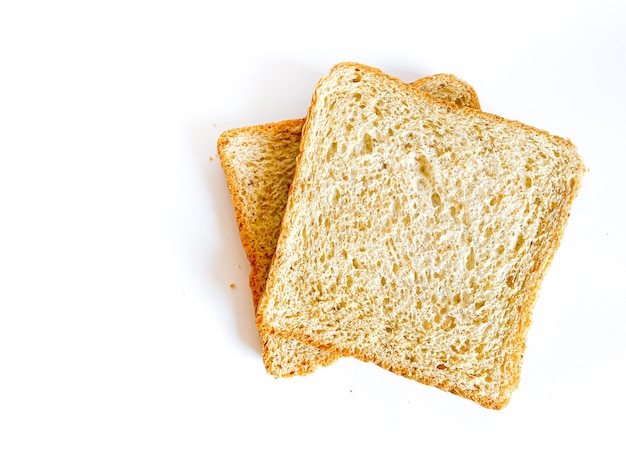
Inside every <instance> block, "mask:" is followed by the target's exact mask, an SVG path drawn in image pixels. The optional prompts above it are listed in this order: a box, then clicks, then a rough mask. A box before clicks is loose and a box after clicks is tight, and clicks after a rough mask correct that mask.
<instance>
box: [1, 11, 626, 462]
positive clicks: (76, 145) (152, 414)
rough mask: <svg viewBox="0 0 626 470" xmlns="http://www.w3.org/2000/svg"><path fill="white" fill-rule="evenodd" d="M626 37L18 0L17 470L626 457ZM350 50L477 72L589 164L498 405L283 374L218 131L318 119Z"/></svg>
mask: <svg viewBox="0 0 626 470" xmlns="http://www.w3.org/2000/svg"><path fill="white" fill-rule="evenodd" d="M409 5H410V6H409ZM625 25H626V7H625V6H624V2H621V1H618V0H616V1H602V0H592V1H568V2H558V3H554V2H553V3H551V2H549V1H546V0H541V1H525V2H519V3H517V2H515V3H513V2H494V3H493V4H489V3H488V2H483V1H478V2H476V1H475V2H462V1H459V2H435V1H428V2H406V6H405V4H404V3H403V2H397V1H394V0H380V1H377V2H368V1H359V2H349V3H348V2H346V3H342V2H340V1H338V0H334V1H325V0H317V1H303V2H297V1H282V2H281V1H268V0H264V1H259V2H254V3H250V4H246V3H242V2H239V1H235V0H232V1H227V0H223V1H218V2H216V1H203V2H200V1H198V2H185V1H176V2H147V1H145V2H142V1H132V0H129V1H112V0H110V1H106V2H81V1H75V2H72V1H64V0H60V1H54V2H28V1H8V2H2V4H1V6H0V468H2V469H22V468H24V469H44V468H45V469H47V468H63V469H109V468H115V469H138V468H149V469H170V468H171V469H200V468H265V467H266V466H268V467H269V466H270V465H271V466H272V467H273V468H279V469H282V468H319V467H323V468H357V467H361V468H374V467H380V468H417V467H425V466H427V465H436V466H437V468H453V467H454V468H482V469H485V468H489V469H491V468H544V467H545V468H548V466H552V468H566V467H568V466H571V465H573V464H576V466H577V467H580V468H603V469H606V468H624V465H625V463H624V460H625V459H624V452H623V450H622V449H623V445H624V442H625V440H626V439H625V437H626V433H625V431H624V426H623V423H624V421H625V419H626V406H625V404H624V403H625V400H624V393H625V392H624V385H625V380H624V373H625V372H626V346H625V340H624V332H625V329H626V320H625V317H626V307H625V305H626V302H624V293H625V291H626V251H625V249H624V246H625V243H624V242H626V225H625V222H624V220H625V207H626V196H625V189H624V175H625V174H626V164H625V163H624V162H625V160H626V146H625V136H626V117H625V116H626V114H625V111H624V110H625V109H626V86H625V85H626V26H625ZM344 60H350V61H358V62H363V63H366V64H368V65H373V66H376V67H380V68H382V69H383V70H384V71H386V72H388V73H390V74H393V75H396V76H399V77H400V78H402V79H403V80H406V81H413V80H415V79H416V78H418V77H421V76H423V75H428V74H433V73H439V72H447V73H453V74H456V75H457V76H459V77H460V78H462V79H464V80H466V81H468V82H469V83H471V84H472V85H473V86H474V87H475V88H476V90H477V92H478V95H479V97H480V101H481V105H482V107H483V109H484V110H486V111H489V112H492V113H496V114H499V115H502V116H505V117H507V118H511V119H516V120H520V121H522V122H525V123H527V124H530V125H533V126H536V127H539V128H542V129H546V130H548V131H549V132H551V133H554V134H558V135H562V136H564V137H568V138H570V139H571V140H572V141H573V142H574V143H575V144H576V145H577V146H578V148H579V151H580V153H581V155H582V156H583V159H584V161H585V164H586V165H587V166H588V168H589V172H588V173H587V175H586V176H585V179H584V182H583V188H582V191H581V193H580V195H579V197H578V199H577V200H576V201H575V204H574V208H573V210H572V214H571V218H570V223H569V225H568V227H567V230H566V233H565V237H564V239H563V242H562V245H561V248H560V250H559V251H558V253H557V255H556V257H555V259H554V262H553V264H552V266H551V269H550V271H549V272H548V275H547V277H546V279H545V282H544V284H543V288H542V291H541V293H540V296H539V300H538V303H537V304H536V308H535V310H534V314H533V326H532V328H531V330H530V334H529V337H528V349H527V353H526V356H525V361H524V367H523V372H522V380H521V384H520V387H519V389H518V390H517V391H516V392H515V394H514V395H513V398H512V400H511V402H510V404H509V405H508V407H506V408H505V409H504V410H502V411H491V410H486V409H483V408H481V407H480V406H478V405H476V404H474V403H473V402H470V401H468V400H464V399H461V398H458V397H456V396H453V395H451V394H447V393H444V392H441V391H439V390H437V389H435V388H432V387H427V386H423V385H421V384H419V383H416V382H412V381H409V380H406V379H403V378H401V377H398V376H395V375H393V374H391V373H389V372H386V371H383V370H382V369H379V368H377V367H376V366H374V365H370V364H363V363H360V362H358V361H356V360H353V359H343V360H341V361H339V362H338V363H336V364H335V365H333V366H331V367H328V368H326V369H324V370H319V371H318V372H316V373H315V374H313V375H310V376H307V377H300V378H294V379H286V380H277V379H274V378H272V377H270V376H269V375H267V374H266V373H265V371H264V368H263V365H262V362H261V357H260V347H259V343H258V337H257V333H256V330H255V325H254V320H253V310H252V303H251V299H250V293H249V290H248V286H247V276H248V272H249V265H248V263H247V260H246V258H245V255H244V252H243V249H242V247H241V243H240V241H239V236H238V230H237V226H236V223H235V220H234V214H233V208H232V205H231V202H230V197H229V194H228V191H227V188H226V184H225V179H224V175H223V172H222V169H221V167H220V163H219V160H218V159H217V158H216V141H217V138H218V136H219V134H220V133H221V132H223V131H225V130H227V129H229V128H232V127H239V126H244V125H252V124H261V123H266V122H271V121H277V120H281V119H286V118H298V117H304V115H305V113H306V110H307V106H308V104H309V102H310V97H311V92H312V90H313V87H314V85H315V82H316V80H317V78H318V77H320V76H321V75H323V74H325V73H327V72H328V70H329V68H330V67H331V66H332V65H333V64H335V63H337V62H340V61H344ZM231 284H234V285H235V287H234V288H231V287H230V285H231ZM243 465H247V466H246V467H243Z"/></svg>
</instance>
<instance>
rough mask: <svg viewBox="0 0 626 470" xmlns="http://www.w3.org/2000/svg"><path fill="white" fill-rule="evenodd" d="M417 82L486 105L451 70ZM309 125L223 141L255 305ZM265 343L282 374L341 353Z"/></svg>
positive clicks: (266, 356)
mask: <svg viewBox="0 0 626 470" xmlns="http://www.w3.org/2000/svg"><path fill="white" fill-rule="evenodd" d="M411 85H412V86H413V88H415V89H417V90H420V91H423V92H426V93H428V94H430V95H431V96H433V97H435V98H438V99H441V100H446V101H449V102H452V103H456V104H457V105H458V106H471V107H474V108H479V107H480V104H479V102H478V96H477V95H476V92H475V91H474V89H473V88H472V87H471V86H470V85H469V84H467V83H466V82H464V81H462V80H460V79H458V78H457V77H455V76H453V75H450V74H438V75H431V76H427V77H423V78H421V79H419V80H417V81H416V82H413V83H412V84H411ZM303 124H304V119H297V120H289V121H281V122H277V123H272V124H265V125H260V126H250V127H245V128H240V129H232V130H230V131H227V132H225V133H224V134H222V135H221V136H220V138H219V141H218V154H219V157H220V162H221V164H222V167H223V168H224V172H225V175H226V181H227V184H228V189H229V191H230V194H231V197H232V201H233V205H234V207H235V215H236V218H237V223H238V225H239V233H240V237H241V240H242V244H243V246H244V249H245V251H246V255H247V257H248V260H249V261H250V267H251V270H250V289H251V291H252V300H253V303H254V306H255V309H256V307H257V305H258V302H259V299H260V297H261V294H262V293H263V291H264V289H265V281H266V279H267V273H268V271H269V267H270V263H271V260H272V257H273V256H274V251H275V249H276V243H277V241H278V234H279V232H280V224H281V221H282V218H283V213H284V211H285V205H286V203H287V194H288V190H289V185H290V184H291V180H292V179H293V173H294V169H295V162H296V157H297V156H298V153H299V148H300V136H301V132H302V126H303ZM261 343H262V351H263V362H264V364H265V367H266V370H267V371H268V372H269V373H270V374H272V375H275V376H278V377H289V376H293V375H305V374H308V373H310V372H313V371H314V370H315V368H316V367H318V366H326V365H329V364H331V363H332V362H334V361H335V360H336V359H337V358H338V357H339V356H340V355H339V353H337V352H335V351H322V350H320V349H318V348H314V347H312V346H309V345H306V344H303V343H300V342H298V341H296V340H284V339H282V338H278V337H275V336H273V335H268V334H265V335H261Z"/></svg>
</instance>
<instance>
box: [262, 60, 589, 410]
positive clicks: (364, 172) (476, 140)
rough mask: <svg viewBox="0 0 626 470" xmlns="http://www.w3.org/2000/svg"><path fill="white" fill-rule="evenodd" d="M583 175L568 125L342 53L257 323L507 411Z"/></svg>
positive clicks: (299, 171)
mask: <svg viewBox="0 0 626 470" xmlns="http://www.w3.org/2000/svg"><path fill="white" fill-rule="evenodd" d="M583 173H584V166H583V163H582V161H581V159H580V157H579V156H578V154H577V151H576V148H575V147H574V145H573V144H572V143H571V142H570V141H568V140H566V139H562V138H560V137H556V136H552V135H549V134H548V133H546V132H544V131H540V130H538V129H535V128H532V127H529V126H526V125H524V124H521V123H519V122H515V121H510V120H506V119H503V118H501V117H498V116H494V115H491V114H487V113H484V112H481V111H478V110H475V109H471V108H459V107H457V106H452V105H449V104H446V103H444V102H442V101H438V100H433V99H431V98H429V97H428V95H426V94H424V93H419V92H416V91H415V90H414V89H412V88H410V87H409V86H407V85H406V84H404V83H402V82H400V81H399V80H397V79H394V78H392V77H389V76H387V75H385V74H383V73H382V72H381V71H379V70H377V69H373V68H370V67H367V66H363V65H359V64H354V63H345V64H339V65H337V66H336V67H334V68H333V69H332V70H331V72H330V74H329V75H328V76H326V77H323V78H322V79H320V81H319V82H318V85H317V87H316V90H315V93H314V97H313V102H312V104H311V107H310V109H309V114H308V118H307V121H306V124H305V127H304V129H303V137H302V146H301V154H300V157H299V159H298V165H297V167H296V172H295V176H294V180H293V183H292V185H291V189H290V194H289V199H288V203H287V207H286V211H285V216H284V219H283V223H282V228H281V233H280V237H279V241H278V245H277V249H276V254H275V256H274V261H273V263H272V266H271V269H270V273H269V277H268V280H267V286H266V290H265V294H264V295H263V297H262V299H261V302H260V304H259V308H258V315H259V324H260V325H261V327H262V333H263V334H266V335H271V334H278V335H279V336H282V337H284V338H287V339H296V340H299V341H302V342H305V343H307V344H310V345H312V346H315V347H318V348H321V349H325V350H329V351H336V352H339V353H340V354H342V355H351V356H354V357H356V358H359V359H361V360H364V361H371V362H374V363H376V364H378V365H379V366H381V367H383V368H386V369H388V370H390V371H393V372H395V373H397V374H400V375H402V376H405V377H408V378H411V379H414V380H417V381H419V382H422V383H425V384H429V385H434V386H436V387H439V388H441V389H443V390H447V391H450V392H453V393H455V394H458V395H461V396H463V397H465V398H468V399H471V400H474V401H475V402H477V403H479V404H480V405H482V406H484V407H487V408H494V409H500V408H502V407H504V406H505V405H506V404H507V403H508V401H509V399H510V397H511V393H512V392H513V390H514V389H515V388H516V387H517V385H518V382H519V377H520V371H521V364H522V356H523V353H524V349H525V339H526V334H527V330H528V328H529V325H530V319H531V309H532V306H533V304H534V301H535V298H536V296H537V292H538V289H539V287H540V283H541V281H542V278H543V277H544V274H545V272H546V269H547V267H548V264H549V263H550V261H551V259H552V257H553V255H554V252H555V250H556V249H557V246H558V244H559V242H560V239H561V236H562V234H563V230H564V227H565V225H566V222H567V218H568V215H569V211H570V207H571V204H572V201H573V199H574V197H575V195H576V193H577V192H578V189H579V186H580V183H581V179H582V176H583Z"/></svg>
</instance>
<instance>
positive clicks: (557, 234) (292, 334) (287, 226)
mask: <svg viewBox="0 0 626 470" xmlns="http://www.w3.org/2000/svg"><path fill="white" fill-rule="evenodd" d="M342 69H343V70H351V71H356V72H365V73H368V74H370V75H372V76H375V77H378V78H381V79H382V80H389V81H390V82H394V83H395V84H396V86H398V87H400V88H401V89H406V90H407V91H408V87H409V85H407V84H405V83H403V82H402V81H400V80H398V79H397V78H394V77H390V76H388V75H386V74H384V73H383V72H382V71H380V70H378V69H375V68H372V67H368V66H365V65H362V64H358V63H354V62H347V63H341V64H338V65H336V66H335V67H333V68H332V69H331V71H330V73H329V75H328V76H326V77H322V78H321V79H320V81H319V82H318V85H317V87H316V89H315V92H314V94H313V98H312V102H311V106H310V108H309V114H308V117H307V119H306V121H305V124H304V127H303V131H302V140H301V142H300V154H299V157H298V164H297V165H296V170H295V175H294V184H293V185H292V187H291V188H290V192H289V198H288V202H287V207H286V211H285V214H286V216H285V217H284V218H283V223H282V226H281V236H280V238H279V240H278V245H277V249H276V254H275V257H274V261H273V263H272V268H271V269H270V274H269V277H268V279H267V283H266V290H265V295H264V296H263V297H262V299H261V302H260V305H259V315H260V321H259V324H260V325H261V328H262V331H265V332H267V333H268V334H271V335H278V336H280V337H283V338H290V339H293V338H295V339H297V340H299V341H302V342H305V343H307V344H310V345H312V346H315V347H317V348H319V349H322V350H328V351H336V352H338V353H339V354H341V355H346V356H347V355H350V356H353V357H356V358H358V359H360V360H363V361H366V362H373V363H376V364H378V365H379V366H381V367H383V368H385V369H388V370H390V371H392V372H394V373H396V374H399V375H402V376H404V377H406V378H410V379H414V380H417V381H419V382H421V383H424V384H426V385H432V386H436V387H438V388H441V389H443V390H446V391H449V392H452V393H454V394H457V395H459V396H461V397H464V398H467V399H470V400H473V401H475V402H476V403H478V404H480V405H481V406H483V407H486V408H491V409H502V408H503V407H504V406H506V404H507V403H508V402H509V400H510V397H511V394H512V393H513V391H514V390H515V389H516V388H517V387H518V384H519V376H520V371H521V363H522V358H523V354H524V351H525V347H526V335H527V331H528V328H529V326H530V323H531V313H532V307H533V305H534V303H535V300H536V297H537V294H538V292H539V289H540V286H541V283H542V280H543V278H544V277H545V273H546V272H547V269H548V267H549V265H550V263H551V261H552V259H553V257H554V254H555V252H556V249H557V248H558V246H559V244H560V241H561V238H562V235H563V232H564V230H565V226H566V223H567V219H568V216H569V210H570V207H571V204H572V202H573V200H574V198H575V197H576V195H577V193H578V191H579V189H580V185H581V181H582V177H583V174H584V172H585V168H584V165H583V163H582V160H580V157H578V154H577V152H576V148H575V147H574V145H573V144H572V142H571V141H570V140H569V139H564V138H562V137H558V136H552V135H551V134H549V133H548V132H546V131H543V130H540V129H537V128H535V127H532V126H529V125H526V124H524V123H521V122H519V121H513V120H509V119H504V118H502V117H500V116H497V115H494V114H490V113H486V112H484V111H481V110H477V109H472V108H467V107H466V108H462V109H459V108H458V107H456V106H454V105H452V104H449V103H444V102H442V101H440V100H435V99H432V98H430V97H429V96H428V95H426V94H425V93H422V92H419V91H415V90H411V91H412V92H413V93H415V94H417V95H420V99H423V100H426V101H428V102H429V105H430V106H432V107H436V108H439V109H440V110H441V111H444V112H455V113H459V114H463V113H465V114H468V115H472V114H476V115H480V116H481V118H482V119H485V120H487V121H491V122H493V123H501V124H505V125H506V126H512V127H513V128H515V127H516V128H518V129H521V130H523V131H524V132H526V133H528V134H529V135H533V134H534V135H536V136H544V137H546V138H548V139H551V140H552V141H554V142H555V143H557V144H558V145H562V146H563V147H566V148H567V149H569V151H570V152H571V153H572V154H574V155H575V156H576V158H577V160H576V161H575V162H573V164H574V165H575V168H574V170H573V171H574V173H575V176H574V177H573V178H572V179H571V181H570V185H569V188H567V189H566V191H565V193H564V194H562V195H561V196H562V199H561V202H560V207H559V208H557V209H556V210H557V213H558V215H557V217H556V219H557V222H556V224H555V227H556V229H555V230H553V231H552V232H551V233H550V239H549V242H548V243H547V244H546V249H545V250H544V251H543V253H542V254H541V256H539V257H538V258H537V259H536V260H535V263H534V265H533V267H532V269H531V272H530V275H529V276H527V278H526V279H525V280H524V285H523V286H522V288H521V289H520V290H519V291H518V294H517V296H518V297H519V298H516V299H512V300H511V301H516V302H518V309H517V311H516V312H513V314H514V325H513V326H514V327H515V328H516V330H515V334H514V335H513V347H512V348H511V349H510V351H509V352H508V355H507V357H506V358H505V359H504V360H503V361H502V367H503V368H505V369H507V370H506V373H505V374H503V375H504V376H505V377H507V381H506V382H504V383H502V384H501V387H500V393H499V395H498V396H497V397H488V396H484V395H481V394H480V393H478V392H473V391H472V390H468V389H462V388H458V387H455V386H454V385H453V384H451V383H450V382H448V381H446V380H445V379H443V380H442V379H436V378H434V377H433V376H432V374H430V375H429V374H428V372H424V371H418V370H415V369H410V368H402V367H398V365H397V364H392V363H391V362H389V361H383V360H381V359H380V358H379V357H378V356H377V355H374V354H371V353H370V351H367V350H361V349H359V348H354V347H342V346H341V345H337V344H334V343H332V342H331V343H329V342H327V341H324V340H322V339H320V338H317V337H315V336H310V335H305V334H303V333H302V332H300V331H298V330H296V331H293V330H290V329H281V328H280V327H278V326H277V325H275V324H274V323H273V322H272V321H271V319H268V318H265V314H266V309H268V308H269V299H270V298H271V297H272V296H273V293H274V292H275V290H276V289H277V288H278V279H277V278H276V274H275V273H276V269H275V266H278V265H280V264H281V263H283V262H284V258H285V256H286V254H287V252H288V247H287V242H286V240H287V235H285V234H289V233H290V232H291V231H292V227H291V222H292V219H291V218H290V217H289V216H288V215H290V214H292V213H295V211H297V208H296V206H299V205H300V203H301V202H302V201H301V199H300V198H301V197H302V190H301V189H302V184H303V183H302V175H301V165H300V160H301V158H302V156H303V152H304V151H305V150H306V149H307V147H309V146H310V145H312V144H311V138H312V137H311V135H312V129H311V126H312V120H311V118H310V117H311V114H312V110H313V109H316V108H317V107H318V106H320V104H319V103H318V99H319V96H318V95H319V90H320V88H321V86H322V84H323V83H324V81H325V80H329V79H330V78H329V77H332V76H333V75H334V74H337V73H339V72H340V71H341V70H342Z"/></svg>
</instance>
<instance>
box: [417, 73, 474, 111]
mask: <svg viewBox="0 0 626 470" xmlns="http://www.w3.org/2000/svg"><path fill="white" fill-rule="evenodd" d="M411 85H413V86H414V87H416V88H417V89H418V90H420V91H423V92H424V93H428V94H429V95H430V96H431V97H433V98H437V99H440V100H444V101H450V102H452V103H454V104H456V105H457V106H460V107H469V108H475V109H480V102H479V101H478V95H477V94H476V90H474V87H472V86H471V85H470V84H468V83H466V82H464V81H463V80H460V79H459V78H457V77H455V76H454V75H452V74H448V73H439V74H436V75H429V76H427V77H423V78H420V79H419V80H416V81H415V82H413V83H411Z"/></svg>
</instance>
